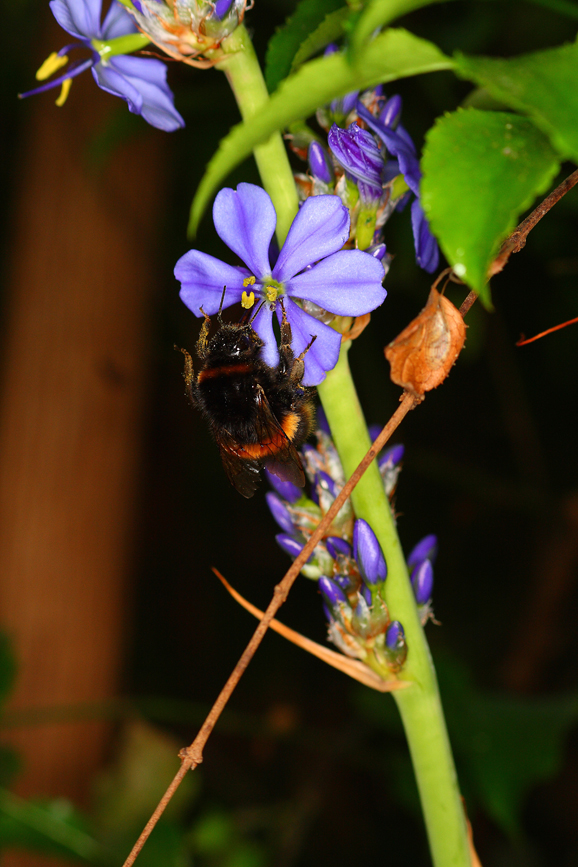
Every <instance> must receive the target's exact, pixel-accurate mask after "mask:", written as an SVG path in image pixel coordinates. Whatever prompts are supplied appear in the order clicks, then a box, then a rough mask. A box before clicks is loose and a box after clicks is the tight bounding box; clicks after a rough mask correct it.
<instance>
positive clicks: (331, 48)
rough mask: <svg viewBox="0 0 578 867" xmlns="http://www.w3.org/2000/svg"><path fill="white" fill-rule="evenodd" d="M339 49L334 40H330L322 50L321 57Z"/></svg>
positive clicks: (335, 52) (334, 52)
mask: <svg viewBox="0 0 578 867" xmlns="http://www.w3.org/2000/svg"><path fill="white" fill-rule="evenodd" d="M338 51H339V46H338V45H336V44H335V42H330V43H329V45H328V46H327V47H326V49H325V51H324V52H323V57H329V56H330V55H331V54H337V53H338Z"/></svg>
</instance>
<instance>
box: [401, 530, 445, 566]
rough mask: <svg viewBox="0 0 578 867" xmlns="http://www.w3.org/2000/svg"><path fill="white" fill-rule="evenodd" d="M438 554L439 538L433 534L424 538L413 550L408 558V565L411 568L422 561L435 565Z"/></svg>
mask: <svg viewBox="0 0 578 867" xmlns="http://www.w3.org/2000/svg"><path fill="white" fill-rule="evenodd" d="M437 553H438V537H437V536H435V535H434V534H433V533H431V534H430V535H429V536H424V537H423V539H420V541H419V542H418V543H417V545H416V546H415V547H414V548H412V549H411V551H410V553H409V557H408V558H407V565H408V566H409V567H410V569H411V567H412V566H416V565H417V564H418V563H421V561H422V560H429V561H430V562H431V563H435V559H436V557H437Z"/></svg>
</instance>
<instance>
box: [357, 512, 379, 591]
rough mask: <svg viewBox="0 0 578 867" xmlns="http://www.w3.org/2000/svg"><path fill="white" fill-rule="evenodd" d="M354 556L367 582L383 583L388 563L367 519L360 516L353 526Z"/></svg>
mask: <svg viewBox="0 0 578 867" xmlns="http://www.w3.org/2000/svg"><path fill="white" fill-rule="evenodd" d="M353 556H354V557H355V559H356V561H357V565H358V566H359V571H360V572H361V575H362V578H363V580H364V581H365V583H366V584H369V585H374V584H378V583H382V582H383V581H385V579H386V578H387V565H386V563H385V558H384V556H383V552H382V550H381V547H380V545H379V542H378V541H377V537H376V535H375V533H374V532H373V530H372V529H371V527H370V526H369V524H368V523H367V521H364V520H363V519H362V518H360V519H359V520H358V521H356V522H355V527H354V528H353Z"/></svg>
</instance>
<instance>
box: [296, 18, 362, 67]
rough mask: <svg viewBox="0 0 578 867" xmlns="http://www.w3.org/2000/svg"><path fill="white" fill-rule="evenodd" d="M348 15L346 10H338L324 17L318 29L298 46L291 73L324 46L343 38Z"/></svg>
mask: <svg viewBox="0 0 578 867" xmlns="http://www.w3.org/2000/svg"><path fill="white" fill-rule="evenodd" d="M349 15H350V10H349V9H348V8H343V9H338V10H337V11H336V12H332V13H331V14H330V15H326V16H325V18H324V19H323V21H322V22H321V24H320V25H319V27H317V28H316V29H315V30H314V31H313V33H310V34H309V36H308V37H307V39H305V40H304V42H302V43H301V45H300V46H299V50H298V51H297V53H296V54H295V57H294V58H293V62H292V64H291V72H295V70H296V69H297V67H299V66H301V64H302V63H305V61H306V60H309V58H310V57H312V56H313V55H314V54H317V52H318V51H321V49H322V48H325V46H326V45H329V43H330V42H334V41H335V40H336V39H340V37H341V36H343V31H344V27H345V24H346V23H347V21H348V20H349V19H348V16H349Z"/></svg>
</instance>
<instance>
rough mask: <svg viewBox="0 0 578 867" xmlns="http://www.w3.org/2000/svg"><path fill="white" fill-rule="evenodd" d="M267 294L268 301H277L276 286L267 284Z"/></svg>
mask: <svg viewBox="0 0 578 867" xmlns="http://www.w3.org/2000/svg"><path fill="white" fill-rule="evenodd" d="M265 296H266V298H267V301H276V300H277V290H276V289H275V287H274V286H265Z"/></svg>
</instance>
